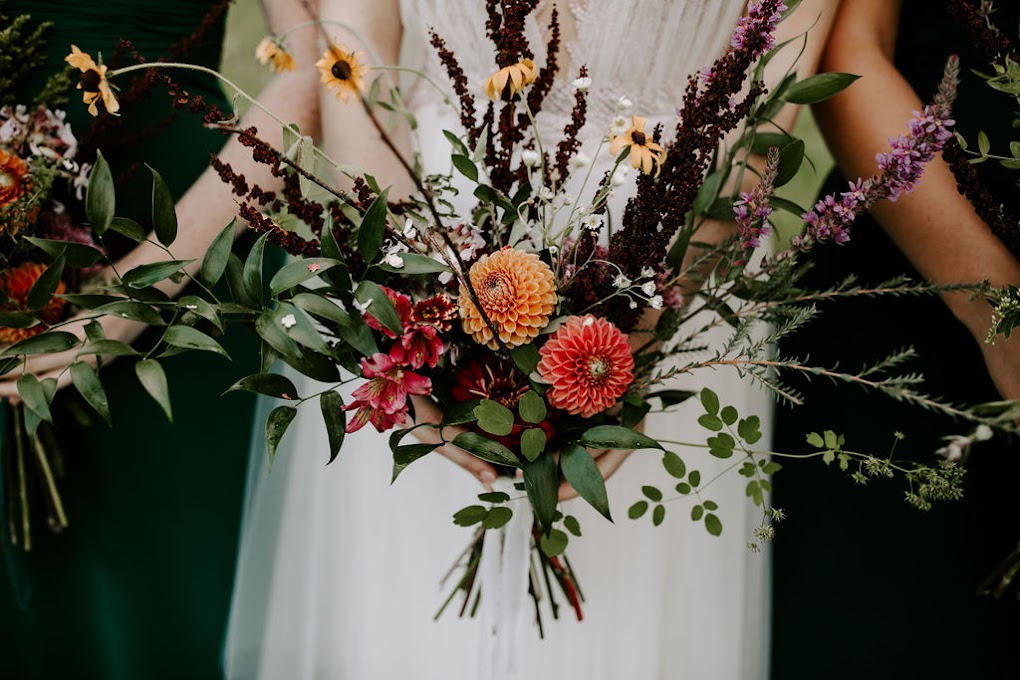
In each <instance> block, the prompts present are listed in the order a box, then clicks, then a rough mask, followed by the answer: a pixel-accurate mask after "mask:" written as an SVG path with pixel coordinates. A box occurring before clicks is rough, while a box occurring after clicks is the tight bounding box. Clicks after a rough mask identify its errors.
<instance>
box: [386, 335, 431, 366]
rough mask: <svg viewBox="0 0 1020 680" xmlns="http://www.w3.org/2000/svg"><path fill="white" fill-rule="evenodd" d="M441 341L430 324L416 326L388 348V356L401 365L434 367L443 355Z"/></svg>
mask: <svg viewBox="0 0 1020 680" xmlns="http://www.w3.org/2000/svg"><path fill="white" fill-rule="evenodd" d="M443 350H444V347H443V341H442V340H440V339H439V334H438V332H437V331H436V329H435V328H434V327H432V326H418V327H417V328H412V329H411V330H410V331H408V332H407V333H404V335H402V336H401V338H400V341H399V342H395V343H393V347H391V348H390V357H392V358H393V360H394V361H396V362H397V363H398V364H400V365H401V366H410V367H411V368H414V369H418V368H421V367H422V366H424V365H426V364H427V365H428V367H429V368H435V367H436V364H437V363H438V362H439V357H441V356H442V355H443Z"/></svg>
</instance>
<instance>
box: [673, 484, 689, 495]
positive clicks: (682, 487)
mask: <svg viewBox="0 0 1020 680" xmlns="http://www.w3.org/2000/svg"><path fill="white" fill-rule="evenodd" d="M691 490H692V489H691V485H690V484H688V483H686V482H680V483H679V484H677V485H676V492H677V493H678V494H680V495H682V496H686V495H687V494H689V493H690V492H691Z"/></svg>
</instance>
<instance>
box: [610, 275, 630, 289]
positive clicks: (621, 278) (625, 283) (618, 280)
mask: <svg viewBox="0 0 1020 680" xmlns="http://www.w3.org/2000/svg"><path fill="white" fill-rule="evenodd" d="M630 284H631V281H630V279H628V278H627V277H626V276H625V275H624V274H617V275H616V276H615V277H614V278H613V285H614V286H616V287H617V289H619V290H623V289H624V288H627V287H629V286H630Z"/></svg>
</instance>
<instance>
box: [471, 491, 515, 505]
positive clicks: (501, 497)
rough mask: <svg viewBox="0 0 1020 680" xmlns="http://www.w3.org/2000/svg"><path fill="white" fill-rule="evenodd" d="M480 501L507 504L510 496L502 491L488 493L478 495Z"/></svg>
mask: <svg viewBox="0 0 1020 680" xmlns="http://www.w3.org/2000/svg"><path fill="white" fill-rule="evenodd" d="M478 500H480V501H485V502H486V503H506V502H507V501H508V500H510V494H508V493H504V492H502V491H486V492H485V493H480V494H478Z"/></svg>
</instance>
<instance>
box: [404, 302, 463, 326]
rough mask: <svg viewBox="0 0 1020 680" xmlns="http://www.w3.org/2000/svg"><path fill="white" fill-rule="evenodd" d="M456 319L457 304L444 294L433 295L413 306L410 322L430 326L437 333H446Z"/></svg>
mask: <svg viewBox="0 0 1020 680" xmlns="http://www.w3.org/2000/svg"><path fill="white" fill-rule="evenodd" d="M456 318H457V303H456V302H454V301H453V300H452V299H451V298H450V296H449V295H447V294H446V293H440V294H439V295H433V296H432V297H430V298H428V299H427V300H421V301H419V302H417V303H416V304H415V305H414V313H413V315H412V316H411V320H412V321H414V323H416V324H418V325H422V326H432V327H433V328H435V329H436V330H439V331H448V330H450V328H451V327H452V325H453V320H454V319H456Z"/></svg>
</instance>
